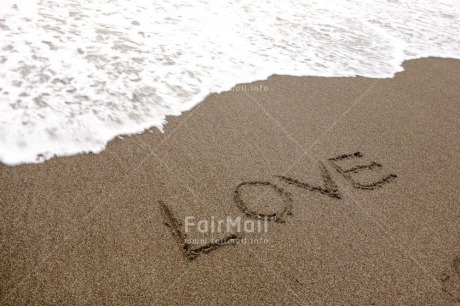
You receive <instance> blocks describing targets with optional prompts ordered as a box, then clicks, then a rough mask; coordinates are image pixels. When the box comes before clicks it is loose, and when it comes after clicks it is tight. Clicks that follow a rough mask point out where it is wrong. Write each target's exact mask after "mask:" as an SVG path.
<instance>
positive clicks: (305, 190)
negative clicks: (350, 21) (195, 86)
mask: <svg viewBox="0 0 460 306" xmlns="http://www.w3.org/2000/svg"><path fill="white" fill-rule="evenodd" d="M405 69H406V70H405V71H404V72H402V73H399V74H397V75H396V77H395V78H393V79H368V78H361V77H358V78H318V77H290V76H272V77H270V78H269V79H268V80H266V81H263V82H255V83H252V84H248V85H247V86H246V88H245V90H243V89H244V88H243V87H241V86H240V87H237V88H238V89H239V90H236V88H235V90H233V91H229V92H225V93H222V94H212V95H210V96H208V98H207V99H206V100H205V101H204V102H203V103H201V104H199V105H198V106H197V107H195V108H194V109H193V110H192V111H190V112H187V113H184V114H183V115H181V116H179V117H172V118H168V124H167V125H166V128H165V133H164V134H162V133H160V132H159V131H157V130H151V131H147V132H145V133H143V134H141V135H135V136H130V137H124V139H123V140H122V139H117V140H114V141H112V142H111V143H110V144H109V146H108V148H107V149H106V150H105V151H104V152H102V153H101V154H98V155H95V154H83V155H77V156H72V157H63V158H54V159H52V160H50V161H47V162H45V163H43V164H35V165H22V166H17V167H7V166H4V165H0V305H26V304H30V305H44V304H48V305H70V304H75V305H101V304H106V305H166V304H176V305H187V304H201V305H213V304H216V305H231V304H244V305H261V304H285V305H322V304H327V305H349V304H353V305H456V304H457V303H459V302H460V191H459V189H460V121H459V115H460V90H459V89H460V61H456V60H450V59H436V58H429V59H421V60H415V61H409V62H406V63H405ZM256 88H257V89H258V90H256ZM187 216H194V218H195V220H199V219H210V218H211V217H212V218H217V219H218V218H221V219H225V218H227V217H228V216H230V217H232V218H236V217H238V216H240V217H241V218H242V219H243V220H261V221H263V220H264V219H265V218H267V219H268V220H269V222H268V230H267V232H266V233H265V232H264V233H247V232H242V233H218V234H207V233H200V232H198V231H197V230H195V231H192V232H190V233H188V234H187V235H184V231H183V223H184V219H185V217H187ZM260 237H262V238H263V239H266V241H268V242H267V243H261V244H255V243H248V242H246V243H239V242H241V240H242V239H244V238H246V239H252V238H260ZM186 238H197V239H203V241H210V239H211V238H212V239H221V240H220V243H217V244H210V243H208V242H206V243H204V244H201V245H200V244H192V243H187V244H185V243H184V239H186Z"/></svg>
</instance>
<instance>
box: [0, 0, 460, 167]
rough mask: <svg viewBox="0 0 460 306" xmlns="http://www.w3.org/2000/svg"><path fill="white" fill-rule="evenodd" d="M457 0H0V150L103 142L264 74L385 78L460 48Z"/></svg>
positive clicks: (75, 148)
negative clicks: (409, 62) (414, 61)
mask: <svg viewBox="0 0 460 306" xmlns="http://www.w3.org/2000/svg"><path fill="white" fill-rule="evenodd" d="M459 16H460V3H458V1H454V0H439V1H436V3H434V2H433V1H431V0H388V1H381V0H379V1H377V0H367V1H359V0H350V1H342V0H330V1H327V2H326V1H322V0H321V1H320V0H318V1H313V0H312V1H303V2H302V3H300V1H296V0H289V1H282V2H281V1H269V0H265V1H249V0H234V1H210V0H202V1H193V2H190V1H183V0H174V1H172V0H159V1H128V0H118V1H116V0H91V1H90V0H78V1H77V0H62V1H46V0H28V1H27V2H26V1H25V0H17V1H15V0H2V2H1V4H0V161H1V162H3V163H5V164H9V165H17V164H21V163H34V162H41V161H44V160H46V159H49V158H51V157H53V156H56V155H57V156H63V155H72V154H77V153H82V152H94V153H98V152H100V151H101V150H103V149H104V148H105V145H106V144H107V142H108V141H110V140H111V139H113V138H114V137H116V136H117V135H121V134H133V133H139V132H142V131H144V130H145V129H147V128H151V127H157V128H159V129H162V127H163V125H164V124H165V118H166V116H170V115H174V116H177V115H180V114H181V113H182V112H184V111H187V110H190V109H191V108H192V107H193V106H195V105H196V104H197V103H199V102H200V101H202V100H203V99H204V98H205V97H206V96H207V95H208V94H209V93H210V92H221V91H224V90H229V89H231V88H232V87H233V86H234V85H236V84H238V83H245V82H252V81H255V80H262V79H265V78H267V77H268V76H270V75H272V74H289V75H298V76H301V75H311V76H330V77H339V76H340V77H353V76H357V75H360V76H365V77H372V78H386V77H392V76H393V75H394V74H395V73H396V72H399V71H402V67H401V63H402V62H403V61H404V60H405V59H413V58H418V57H426V56H438V57H452V58H460V39H459V37H458V33H460V22H459V21H460V20H459V19H460V17H459Z"/></svg>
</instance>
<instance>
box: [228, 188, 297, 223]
mask: <svg viewBox="0 0 460 306" xmlns="http://www.w3.org/2000/svg"><path fill="white" fill-rule="evenodd" d="M246 186H253V187H260V188H271V189H273V190H275V191H276V193H277V194H279V195H280V196H281V197H282V198H283V204H284V209H283V210H282V211H278V212H275V213H272V214H263V213H258V212H257V211H255V210H250V209H249V208H248V206H247V205H246V203H244V201H243V199H242V198H241V190H242V189H243V188H244V187H246ZM233 199H234V200H235V203H236V206H238V208H239V209H240V210H241V211H242V212H243V213H245V214H246V215H247V216H249V217H251V218H254V219H262V220H268V221H271V222H278V223H284V222H285V221H284V217H286V215H290V214H292V197H291V194H290V193H289V192H286V191H284V190H283V189H282V188H280V187H278V186H276V185H275V184H272V183H270V182H259V181H253V182H243V183H241V184H239V185H238V186H237V187H236V189H235V196H234V198H233Z"/></svg>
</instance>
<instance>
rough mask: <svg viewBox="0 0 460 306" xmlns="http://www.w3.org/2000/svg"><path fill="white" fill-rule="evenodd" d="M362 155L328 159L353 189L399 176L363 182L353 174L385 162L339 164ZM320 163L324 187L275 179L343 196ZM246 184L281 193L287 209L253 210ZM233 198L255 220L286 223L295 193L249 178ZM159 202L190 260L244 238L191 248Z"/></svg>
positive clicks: (379, 184) (228, 238) (371, 186)
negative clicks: (247, 200)
mask: <svg viewBox="0 0 460 306" xmlns="http://www.w3.org/2000/svg"><path fill="white" fill-rule="evenodd" d="M362 157H363V155H362V154H361V153H360V152H356V153H353V154H343V155H340V156H337V157H334V158H329V159H328V161H329V163H330V164H331V165H332V167H333V168H334V169H336V170H337V172H338V173H339V174H340V175H342V176H343V177H344V178H345V179H346V180H347V181H348V182H349V183H350V184H351V185H352V186H353V187H354V188H358V189H365V190H373V189H375V188H379V187H382V186H383V185H385V184H388V183H390V182H391V181H393V180H394V179H395V178H396V175H395V174H388V175H386V176H384V177H382V178H381V179H379V180H377V181H374V182H371V183H367V184H363V183H360V182H358V181H357V180H355V178H354V177H353V175H354V174H358V173H360V172H363V171H373V170H375V169H378V168H382V165H381V164H379V163H376V162H371V163H369V164H365V165H356V166H353V167H350V168H347V169H345V168H343V166H340V162H343V161H345V160H350V159H356V158H362ZM319 165H320V170H321V176H322V179H323V186H314V185H311V184H309V183H305V182H301V181H299V180H297V179H295V178H291V177H287V176H275V177H276V178H278V179H280V180H281V181H283V182H285V183H287V184H289V185H293V186H295V187H298V188H301V189H304V190H308V191H312V192H319V193H321V194H324V195H325V196H328V197H331V198H334V199H341V198H342V195H341V193H340V191H339V188H338V187H337V185H336V184H335V181H334V180H333V179H332V178H331V175H330V173H329V171H328V170H327V168H326V167H325V166H324V164H323V163H322V162H320V163H319ZM247 186H252V187H259V188H270V189H272V190H274V191H276V193H277V194H279V195H280V197H282V198H283V203H284V208H283V209H282V210H281V211H278V212H275V213H271V214H265V213H260V212H257V211H256V210H253V209H251V208H249V206H248V204H247V203H245V202H244V201H243V199H242V190H243V189H244V188H245V187H247ZM234 201H235V203H236V206H237V207H238V208H239V209H240V210H241V211H242V212H243V213H244V214H245V215H246V216H247V217H250V218H253V219H256V220H265V221H268V222H275V223H285V218H286V216H287V215H291V214H292V196H291V194H290V193H289V192H287V191H285V190H284V189H282V188H281V187H278V186H277V185H275V184H273V183H271V182H268V181H250V182H243V183H241V184H239V185H238V186H236V189H235V195H234ZM159 203H160V208H161V210H162V211H163V214H164V216H165V219H166V221H165V225H167V226H168V227H169V228H170V230H171V232H172V234H173V235H174V236H175V237H176V238H177V240H178V241H179V243H180V245H181V247H182V252H183V254H184V256H185V257H186V258H188V259H195V258H196V257H198V256H200V255H201V254H207V253H209V252H211V251H213V250H215V249H217V248H219V247H221V246H225V245H232V244H237V243H238V241H239V240H241V239H242V238H243V237H242V236H241V235H239V234H231V235H228V236H226V237H225V238H223V239H220V240H217V241H214V242H211V243H208V244H205V245H202V246H200V247H198V248H192V246H191V245H190V244H189V243H187V235H186V233H185V232H184V231H183V230H182V229H181V225H182V224H181V223H180V222H179V221H178V220H177V219H176V218H175V217H174V214H173V213H172V211H171V210H170V208H169V207H168V206H167V205H166V204H165V203H164V202H162V201H160V202H159Z"/></svg>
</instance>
